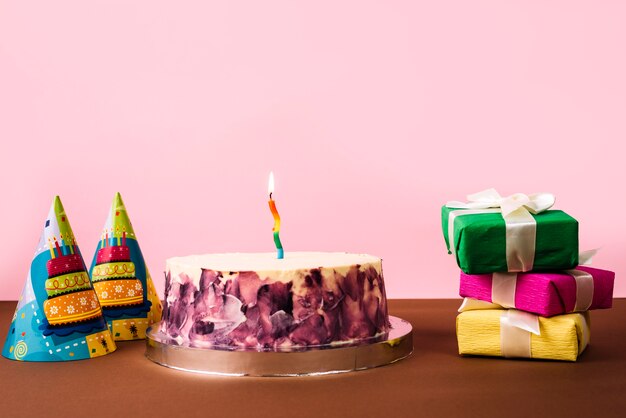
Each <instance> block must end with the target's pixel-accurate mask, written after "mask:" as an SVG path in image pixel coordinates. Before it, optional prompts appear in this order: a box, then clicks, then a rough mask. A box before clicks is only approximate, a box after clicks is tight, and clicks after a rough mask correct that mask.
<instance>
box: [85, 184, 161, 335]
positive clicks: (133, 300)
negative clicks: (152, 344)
mask: <svg viewBox="0 0 626 418" xmlns="http://www.w3.org/2000/svg"><path fill="white" fill-rule="evenodd" d="M90 275H91V281H92V283H93V287H94V289H95V291H96V294H97V295H98V299H99V300H100V304H101V305H102V311H103V313H104V318H105V320H106V321H107V323H108V324H109V329H110V330H111V333H112V335H113V339H115V340H116V341H122V340H137V339H142V338H146V328H148V327H149V326H150V325H151V324H153V323H155V322H158V321H160V320H161V312H162V310H163V308H162V306H161V302H160V300H159V297H158V295H157V293H156V289H155V288H154V283H153V282H152V278H151V277H150V272H148V268H147V267H146V263H145V261H144V259H143V255H142V254H141V249H140V248H139V243H138V242H137V236H136V235H135V231H134V229H133V225H132V224H131V222H130V218H129V217H128V212H127V211H126V207H125V206H124V202H123V201H122V196H121V195H120V194H119V193H117V194H116V195H115V198H114V199H113V204H112V205H111V211H110V212H109V216H108V218H107V220H106V222H105V224H104V230H103V231H102V236H101V237H100V241H99V242H98V246H97V248H96V255H95V257H94V260H93V262H92V265H91V269H90Z"/></svg>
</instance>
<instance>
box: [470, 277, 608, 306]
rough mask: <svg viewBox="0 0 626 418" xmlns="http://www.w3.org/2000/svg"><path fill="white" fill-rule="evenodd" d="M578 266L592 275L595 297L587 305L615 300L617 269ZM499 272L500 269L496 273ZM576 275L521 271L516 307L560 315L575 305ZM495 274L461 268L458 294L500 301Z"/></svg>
mask: <svg viewBox="0 0 626 418" xmlns="http://www.w3.org/2000/svg"><path fill="white" fill-rule="evenodd" d="M576 270H579V271H581V272H582V273H589V274H590V275H591V277H592V278H593V297H592V298H591V305H590V306H589V308H588V309H606V308H610V307H611V306H612V304H613V282H614V280H615V273H614V272H612V271H608V270H601V269H597V268H592V267H587V266H578V267H576ZM494 274H498V273H494ZM577 286H579V285H578V284H577V282H576V279H575V278H574V277H573V276H572V275H571V274H568V273H567V272H550V273H539V272H530V273H518V274H517V279H516V283H514V289H515V294H514V299H515V306H514V307H515V308H516V309H519V310H522V311H527V312H532V313H534V314H538V315H541V316H553V315H560V314H564V313H568V312H573V311H574V310H575V308H576V293H577ZM492 288H493V274H465V273H463V272H461V286H460V290H459V294H460V295H461V296H462V297H468V298H474V299H479V300H483V301H487V302H492V303H498V301H496V302H494V301H493V300H492Z"/></svg>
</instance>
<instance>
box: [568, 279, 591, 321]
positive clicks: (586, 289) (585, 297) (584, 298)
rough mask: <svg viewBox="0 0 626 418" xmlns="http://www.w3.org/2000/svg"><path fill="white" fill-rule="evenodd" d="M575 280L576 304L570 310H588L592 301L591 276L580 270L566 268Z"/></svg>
mask: <svg viewBox="0 0 626 418" xmlns="http://www.w3.org/2000/svg"><path fill="white" fill-rule="evenodd" d="M565 273H567V274H569V275H570V276H572V277H573V278H574V280H575V281H576V304H575V305H574V310H573V311H572V312H584V311H588V310H589V307H590V306H591V302H593V276H592V275H591V274H589V273H587V272H586V271H582V270H575V269H574V270H566V271H565Z"/></svg>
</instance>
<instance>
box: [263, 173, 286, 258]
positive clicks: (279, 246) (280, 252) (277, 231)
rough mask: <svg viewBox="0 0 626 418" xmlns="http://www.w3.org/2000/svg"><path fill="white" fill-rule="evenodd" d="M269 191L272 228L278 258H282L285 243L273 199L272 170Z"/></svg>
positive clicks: (268, 185)
mask: <svg viewBox="0 0 626 418" xmlns="http://www.w3.org/2000/svg"><path fill="white" fill-rule="evenodd" d="M267 192H268V193H269V195H270V200H269V202H267V203H269V205H270V211H271V212H272V216H274V227H273V228H272V232H273V233H274V244H275V245H276V252H277V257H276V258H278V259H281V258H284V257H285V252H284V251H283V244H282V243H281V242H280V215H279V214H278V210H276V203H275V202H274V199H272V193H274V172H270V179H269V182H268V184H267Z"/></svg>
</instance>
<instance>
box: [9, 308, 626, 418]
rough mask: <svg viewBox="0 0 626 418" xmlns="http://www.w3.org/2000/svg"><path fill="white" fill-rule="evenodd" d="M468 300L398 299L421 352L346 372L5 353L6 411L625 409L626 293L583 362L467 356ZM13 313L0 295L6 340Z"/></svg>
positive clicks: (122, 350)
mask: <svg viewBox="0 0 626 418" xmlns="http://www.w3.org/2000/svg"><path fill="white" fill-rule="evenodd" d="M459 304H460V301H459V300H392V301H390V313H391V314H392V315H395V316H399V317H401V318H404V319H406V320H408V321H410V322H411V324H413V332H414V342H415V350H414V352H413V354H412V355H411V356H410V357H409V358H407V359H405V360H402V361H400V362H398V363H396V364H393V365H389V366H385V367H380V368H377V369H372V370H365V371H359V372H354V373H344V374H339V375H327V376H314V377H272V378H256V377H219V376H206V375H199V374H193V373H185V372H181V371H177V370H172V369H168V368H166V367H163V366H159V365H157V364H154V363H152V362H151V361H149V360H147V359H146V358H145V357H144V347H145V343H144V342H143V341H133V342H122V343H119V344H118V350H117V351H116V352H115V353H113V354H110V355H107V356H104V357H99V358H95V359H92V360H82V361H76V362H67V363H21V362H15V361H10V360H7V359H4V358H0V385H1V391H0V416H3V417H13V416H15V417H18V416H29V417H35V416H62V417H77V416H85V417H100V416H102V417H104V416H106V417H115V416H119V417H130V416H133V415H136V416H153V417H154V416H168V417H194V416H203V417H234V416H242V417H243V416H245V417H248V418H255V417H270V416H272V417H279V416H290V417H298V418H299V417H324V416H339V415H343V416H389V417H394V418H395V417H400V416H437V417H439V416H476V417H485V416H498V415H499V416H503V417H509V416H510V417H517V416H519V417H522V416H523V417H533V416H549V417H556V416H566V417H570V418H571V417H578V416H580V417H595V416H602V417H607V416H622V417H623V416H626V323H625V322H624V318H626V299H616V300H615V303H614V307H613V309H610V310H600V311H594V312H592V337H591V345H590V346H589V347H588V348H587V350H586V352H585V353H583V355H582V356H581V357H580V359H579V361H578V362H577V363H567V362H555V361H535V360H503V359H493V358H480V357H473V358H469V357H468V358H464V357H459V355H458V354H457V346H456V338H455V325H454V318H455V316H456V309H457V307H458V306H459ZM14 309H15V302H0V338H2V339H3V340H2V343H4V337H5V336H6V333H7V331H8V327H9V322H10V320H11V317H12V315H13V310H14Z"/></svg>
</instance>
